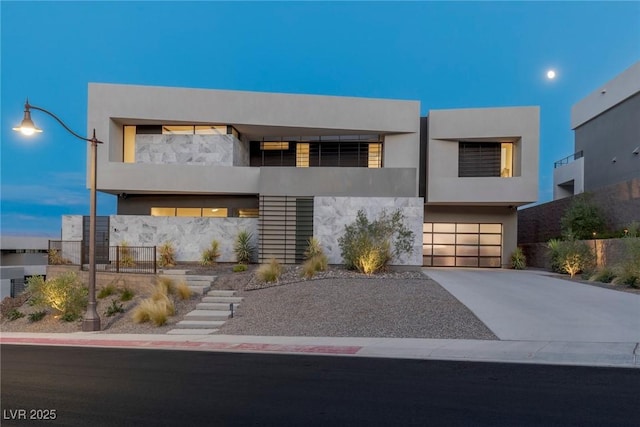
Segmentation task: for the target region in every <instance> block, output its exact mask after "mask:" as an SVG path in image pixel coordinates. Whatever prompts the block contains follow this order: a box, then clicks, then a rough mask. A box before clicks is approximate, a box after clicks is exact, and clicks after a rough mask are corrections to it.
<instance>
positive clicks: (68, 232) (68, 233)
mask: <svg viewBox="0 0 640 427" xmlns="http://www.w3.org/2000/svg"><path fill="white" fill-rule="evenodd" d="M62 240H63V241H77V240H82V215H62Z"/></svg>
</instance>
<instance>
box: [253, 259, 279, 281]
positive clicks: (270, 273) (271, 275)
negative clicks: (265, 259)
mask: <svg viewBox="0 0 640 427" xmlns="http://www.w3.org/2000/svg"><path fill="white" fill-rule="evenodd" d="M281 274H282V266H281V265H280V263H279V262H278V260H277V259H275V258H271V260H270V261H269V264H262V265H261V266H260V267H258V269H257V270H256V277H258V279H259V280H260V281H262V282H267V283H271V282H277V281H278V279H279V278H280V275H281Z"/></svg>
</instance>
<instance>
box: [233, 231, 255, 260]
mask: <svg viewBox="0 0 640 427" xmlns="http://www.w3.org/2000/svg"><path fill="white" fill-rule="evenodd" d="M252 238H253V235H252V234H251V233H249V232H248V231H246V230H241V231H240V232H239V233H238V236H237V237H236V243H235V245H234V246H233V251H234V252H235V254H236V260H237V262H238V263H239V264H249V263H250V262H251V259H252V258H253V255H254V253H255V251H256V249H255V247H254V246H253V243H251V240H252Z"/></svg>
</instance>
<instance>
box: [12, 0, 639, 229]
mask: <svg viewBox="0 0 640 427" xmlns="http://www.w3.org/2000/svg"><path fill="white" fill-rule="evenodd" d="M0 12H1V56H0V59H1V64H0V65H1V102H2V104H1V105H2V118H1V123H2V128H1V129H0V135H1V144H2V145H1V180H2V186H1V191H2V192H1V202H2V205H1V223H0V227H1V231H2V233H3V234H30V235H48V236H52V237H59V235H60V228H61V218H60V216H61V215H64V214H85V215H86V214H88V211H89V207H88V198H89V197H88V190H87V189H86V185H85V168H86V149H85V143H83V142H82V141H80V140H76V139H74V138H73V137H72V136H70V135H69V134H68V133H67V132H66V131H65V130H64V129H62V127H61V126H59V125H58V124H57V123H56V122H55V121H53V119H50V118H48V117H47V116H45V115H43V114H41V113H38V112H34V113H33V119H34V121H35V122H36V124H37V125H38V126H39V127H41V128H43V129H45V132H43V133H42V134H39V135H38V136H37V137H32V138H30V139H27V138H25V137H23V136H21V135H20V134H18V133H16V132H13V131H11V128H12V127H13V126H15V125H17V124H18V123H19V122H20V120H21V118H22V110H23V104H24V100H25V98H26V97H27V96H28V97H29V100H30V102H31V103H32V104H34V105H37V106H40V107H43V108H46V109H48V110H50V111H52V112H54V113H55V114H57V115H58V116H59V117H60V118H62V119H63V120H64V121H65V122H66V123H67V124H68V125H69V126H70V127H71V128H72V129H74V130H75V131H76V132H78V133H80V134H83V135H87V134H88V131H87V129H86V115H87V111H86V108H87V84H88V83H89V82H108V83H126V84H143V85H162V86H183V87H195V88H212V89H232V90H234V89H236V90H253V91H266V92H285V93H307V94H326V95H344V96H361V97H374V98H393V99H411V100H419V101H420V102H421V109H422V111H421V112H422V114H423V115H426V114H427V112H428V110H429V109H439V108H466V107H491V106H512V105H539V106H540V108H541V138H540V201H548V200H550V199H551V194H552V177H553V162H554V161H555V160H558V159H560V158H562V157H565V156H567V155H569V154H571V153H572V152H573V133H572V131H571V129H570V122H569V118H570V110H571V106H572V105H573V104H574V103H575V102H577V101H578V100H580V99H581V98H582V97H584V96H586V95H587V94H588V93H589V92H591V91H593V90H595V89H596V88H597V87H598V86H599V85H600V84H602V83H604V82H605V81H607V80H609V79H611V78H613V77H614V76H615V75H617V74H618V73H620V72H621V71H623V70H624V69H626V68H627V67H629V66H630V65H631V64H633V63H634V62H636V61H637V60H638V59H640V2H624V3H614V2H532V3H529V2H526V3H525V2H407V3H404V2H331V3H330V2H301V3H293V2H257V3H254V2H228V3H227V2H205V1H200V2H168V1H167V2H150V1H143V2H62V1H55V2H53V1H48V2H30V1H20V2H14V1H2V2H0ZM548 68H554V69H556V70H557V73H558V77H557V78H556V79H555V80H554V81H548V80H546V79H545V72H546V70H547V69H548ZM98 137H100V135H98ZM113 213H115V199H114V198H113V197H112V196H108V195H99V197H98V214H99V215H109V214H113Z"/></svg>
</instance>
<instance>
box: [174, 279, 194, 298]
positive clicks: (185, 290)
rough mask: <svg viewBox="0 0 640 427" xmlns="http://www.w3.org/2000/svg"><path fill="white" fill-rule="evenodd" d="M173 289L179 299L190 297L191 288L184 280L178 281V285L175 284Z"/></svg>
mask: <svg viewBox="0 0 640 427" xmlns="http://www.w3.org/2000/svg"><path fill="white" fill-rule="evenodd" d="M175 290H176V295H177V296H178V298H180V299H181V300H186V299H189V298H191V294H192V293H193V292H192V291H191V288H189V285H187V282H184V281H182V282H180V283H178V286H176V288H175Z"/></svg>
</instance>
